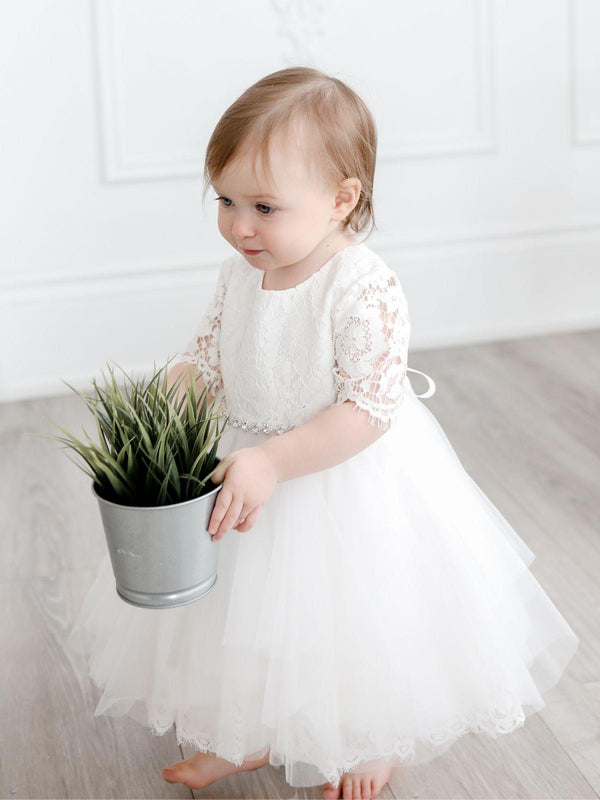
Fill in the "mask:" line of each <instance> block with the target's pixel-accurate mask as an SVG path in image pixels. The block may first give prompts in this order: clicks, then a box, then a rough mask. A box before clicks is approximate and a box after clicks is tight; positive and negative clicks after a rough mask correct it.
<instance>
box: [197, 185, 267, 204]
mask: <svg viewBox="0 0 600 800" xmlns="http://www.w3.org/2000/svg"><path fill="white" fill-rule="evenodd" d="M213 189H214V190H215V191H216V192H218V193H219V194H223V193H222V192H220V191H219V190H218V189H217V187H216V186H215V185H214V184H213ZM242 196H244V195H242ZM245 196H246V198H247V199H248V200H258V199H259V198H260V197H263V198H264V199H265V200H276V201H279V200H281V199H282V198H281V197H277V195H274V194H269V193H268V192H265V193H264V194H248V195H245Z"/></svg>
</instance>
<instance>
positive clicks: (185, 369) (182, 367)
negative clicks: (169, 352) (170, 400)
mask: <svg viewBox="0 0 600 800" xmlns="http://www.w3.org/2000/svg"><path fill="white" fill-rule="evenodd" d="M182 373H184V374H185V377H184V378H183V380H182V381H181V383H180V386H179V390H178V392H177V395H176V396H175V397H174V405H175V406H176V407H177V405H178V403H179V402H180V400H181V398H182V397H184V396H185V390H186V387H187V386H189V385H190V383H191V382H192V379H193V378H194V377H195V379H196V387H195V388H196V395H198V396H199V395H200V393H201V392H203V391H204V389H205V387H206V383H205V381H204V379H203V378H202V375H201V374H200V373H199V372H198V370H197V369H196V367H195V366H194V365H193V364H185V363H182V364H175V365H174V366H173V367H171V369H170V370H169V371H168V372H167V391H169V389H170V388H171V386H173V384H174V383H175V381H176V380H177V378H178V377H179V376H180V375H181V374H182ZM214 400H215V396H214V395H213V394H212V393H211V392H209V393H208V402H209V403H212V402H214Z"/></svg>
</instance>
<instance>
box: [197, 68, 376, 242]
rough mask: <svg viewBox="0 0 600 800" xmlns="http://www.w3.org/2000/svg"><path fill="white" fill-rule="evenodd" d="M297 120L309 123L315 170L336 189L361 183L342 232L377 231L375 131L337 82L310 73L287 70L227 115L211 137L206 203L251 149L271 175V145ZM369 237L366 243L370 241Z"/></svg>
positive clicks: (309, 151) (353, 98) (309, 147)
mask: <svg viewBox="0 0 600 800" xmlns="http://www.w3.org/2000/svg"><path fill="white" fill-rule="evenodd" d="M298 119H300V121H302V122H307V123H308V125H307V130H308V132H309V137H310V141H309V142H305V151H306V154H307V155H308V156H309V162H310V166H311V168H313V167H315V166H316V167H317V169H319V168H320V170H321V174H322V176H323V180H324V181H325V182H328V181H330V182H331V184H332V185H334V186H337V184H338V183H340V182H341V181H343V180H345V179H346V178H358V179H359V180H360V183H361V189H360V195H359V198H358V202H357V204H356V206H355V207H354V208H353V210H352V211H351V212H350V213H349V214H348V215H347V217H346V218H345V219H344V220H343V221H342V223H341V230H342V231H345V230H346V229H347V228H350V229H351V230H352V231H354V232H355V233H361V232H362V231H364V230H365V229H366V228H367V226H368V225H369V223H370V224H371V229H370V230H369V233H368V236H370V235H371V233H372V231H373V229H376V227H377V226H376V225H375V214H374V211H373V179H374V173H375V156H376V151H377V130H376V127H375V122H374V120H373V117H372V115H371V112H370V111H369V109H368V108H367V106H366V105H365V103H364V102H363V100H362V99H361V98H360V97H359V96H358V95H357V94H356V92H354V91H353V90H352V89H350V88H349V87H348V86H347V85H346V84H345V83H343V82H342V81H341V80H339V79H338V78H334V77H331V76H329V75H326V74H325V73H323V72H321V71H320V70H317V69H313V68H312V67H289V68H287V69H281V70H279V71H277V72H272V73H271V74H270V75H266V76H265V77H264V78H261V79H260V80H259V81H257V82H256V83H254V84H252V86H250V87H249V88H248V89H246V91H245V92H244V93H243V94H241V95H240V96H239V97H238V99H237V100H235V102H234V103H232V105H230V106H229V108H228V109H227V110H226V111H225V112H224V114H223V115H222V117H221V118H220V120H219V121H218V123H217V125H216V127H215V129H214V130H213V132H212V135H211V137H210V140H209V142H208V145H207V148H206V156H205V161H204V190H203V195H202V196H203V198H204V197H205V195H206V192H207V191H208V188H209V187H210V186H211V185H212V181H218V180H219V177H220V175H221V173H222V172H223V170H224V169H225V166H226V165H227V163H228V162H229V161H231V160H233V159H234V158H236V157H237V155H238V154H239V152H240V151H241V150H242V149H243V148H244V147H245V146H246V145H249V144H251V143H256V144H255V146H256V148H257V150H258V152H260V154H261V156H262V163H263V164H265V165H266V171H267V173H268V174H271V172H270V163H269V143H270V139H271V136H272V134H273V133H274V132H275V131H278V130H280V129H281V128H284V129H285V130H287V131H289V130H293V129H294V128H293V124H294V122H296V121H297V120H298ZM368 236H367V238H368Z"/></svg>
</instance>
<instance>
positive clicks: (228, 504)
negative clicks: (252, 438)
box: [208, 447, 277, 542]
mask: <svg viewBox="0 0 600 800" xmlns="http://www.w3.org/2000/svg"><path fill="white" fill-rule="evenodd" d="M211 481H213V483H221V482H223V486H222V487H221V491H220V492H219V493H218V494H217V499H216V501H215V507H214V508H213V512H212V514H211V517H210V522H209V525H208V532H209V533H211V534H213V537H212V539H213V541H214V542H218V541H219V540H220V539H222V538H223V536H225V534H226V533H227V531H228V530H229V529H230V528H235V530H237V531H249V530H250V528H252V526H253V525H254V523H255V522H256V520H257V519H258V516H259V514H260V509H261V508H262V506H263V505H264V504H265V503H266V502H267V500H268V499H269V497H270V496H271V494H272V493H273V489H274V488H275V485H276V484H277V475H276V473H275V467H274V466H273V464H272V462H271V460H270V459H269V457H268V456H267V455H266V454H265V452H264V450H262V449H261V448H260V447H242V448H241V449H240V450H233V451H232V452H231V453H228V454H227V455H226V456H225V457H224V458H223V459H222V461H221V463H220V464H219V466H218V468H217V470H216V471H215V473H214V474H213V475H212V476H211ZM242 520H245V521H242ZM238 523H239V524H238Z"/></svg>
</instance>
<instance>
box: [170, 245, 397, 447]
mask: <svg viewBox="0 0 600 800" xmlns="http://www.w3.org/2000/svg"><path fill="white" fill-rule="evenodd" d="M263 275H264V272H263V271H262V270H260V269H258V268H256V267H252V266H251V265H250V264H248V262H247V261H246V259H245V258H244V257H243V256H242V255H241V254H240V253H235V254H234V255H232V256H230V257H229V258H227V259H225V260H224V261H223V262H222V264H221V268H220V271H219V277H218V281H217V286H216V290H215V292H214V296H213V298H212V300H211V302H210V303H209V306H208V308H207V309H206V310H205V312H204V314H203V315H202V316H201V318H200V320H199V323H198V325H197V328H196V331H195V333H194V336H193V338H192V339H191V341H189V342H188V344H187V346H186V347H185V349H184V350H183V351H182V352H181V353H179V354H178V357H177V358H176V359H174V361H173V362H172V363H180V362H187V363H191V364H195V365H196V367H197V369H198V370H199V372H200V373H201V375H202V377H203V378H204V381H205V382H206V383H208V382H210V381H214V382H215V383H214V390H215V391H216V390H222V391H223V394H222V397H223V399H222V404H223V408H224V411H225V412H226V413H228V414H229V415H230V423H232V422H233V424H240V425H242V426H245V427H247V428H249V429H250V430H255V431H263V430H264V431H265V432H271V431H273V432H277V433H282V432H284V431H286V430H289V429H290V428H292V427H296V426H297V425H302V424H304V423H305V422H308V420H310V419H311V418H312V417H314V416H315V415H316V414H318V413H320V412H321V411H324V410H325V409H326V408H327V407H328V406H331V405H338V404H339V403H343V402H345V401H346V400H351V401H353V403H354V404H355V405H354V407H355V408H356V410H360V409H364V410H366V411H367V412H368V419H369V422H370V423H371V424H373V425H376V426H378V427H380V428H384V429H385V428H388V427H389V426H390V425H391V424H392V423H393V422H394V421H395V419H396V418H397V415H398V413H399V410H400V407H401V405H402V402H403V400H404V394H405V376H406V369H407V355H408V343H409V336H410V320H409V315H408V308H407V303H406V298H405V296H404V293H403V291H402V287H401V285H400V281H399V279H398V276H397V275H396V273H395V272H393V271H392V270H391V269H390V268H389V267H388V266H387V265H386V264H385V263H384V262H383V261H382V259H381V258H380V257H379V256H378V255H377V254H376V253H374V252H373V251H372V250H371V249H370V248H369V247H367V246H366V245H365V244H362V243H359V244H355V245H350V246H347V247H346V248H344V249H343V250H340V251H339V252H337V253H336V254H334V255H333V256H332V257H331V258H330V259H329V260H328V261H327V262H326V263H325V264H324V265H323V266H322V267H321V268H320V269H319V270H317V272H315V273H313V275H311V276H310V277H309V278H307V279H306V280H304V281H302V282H301V283H299V284H298V285H297V286H294V287H292V288H290V289H281V290H276V289H272V290H269V289H263V288H262V279H263Z"/></svg>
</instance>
